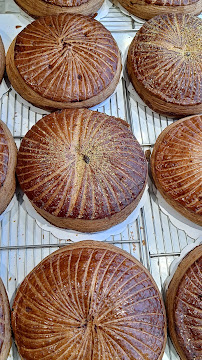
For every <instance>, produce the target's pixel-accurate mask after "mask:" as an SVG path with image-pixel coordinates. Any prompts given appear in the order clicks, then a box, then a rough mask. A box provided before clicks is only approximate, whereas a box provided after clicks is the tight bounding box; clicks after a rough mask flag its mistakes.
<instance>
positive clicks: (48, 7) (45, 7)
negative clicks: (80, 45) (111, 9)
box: [15, 0, 104, 18]
mask: <svg viewBox="0 0 202 360" xmlns="http://www.w3.org/2000/svg"><path fill="white" fill-rule="evenodd" d="M15 2H16V3H17V4H18V5H19V6H20V7H21V8H22V9H23V10H24V11H26V12H27V13H28V14H29V15H31V16H33V17H35V18H37V17H40V16H47V15H57V14H60V13H66V14H82V15H90V16H94V14H96V12H97V11H98V10H99V9H100V7H101V6H102V4H103V2H104V0H34V1H31V0H15Z"/></svg>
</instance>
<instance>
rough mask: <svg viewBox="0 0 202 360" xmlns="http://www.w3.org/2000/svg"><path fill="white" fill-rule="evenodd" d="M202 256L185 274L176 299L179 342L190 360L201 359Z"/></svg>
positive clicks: (176, 322)
mask: <svg viewBox="0 0 202 360" xmlns="http://www.w3.org/2000/svg"><path fill="white" fill-rule="evenodd" d="M201 299H202V256H201V257H200V258H199V259H198V260H197V261H195V262H194V264H193V265H192V266H191V267H190V268H189V269H188V270H187V272H186V273H185V275H184V277H183V279H182V281H181V283H180V285H179V288H178V292H177V295H176V298H175V324H176V332H177V336H178V341H179V343H180V346H181V347H182V349H183V351H184V353H185V354H186V358H187V359H188V360H193V359H201V358H202V347H201V322H202V301H201Z"/></svg>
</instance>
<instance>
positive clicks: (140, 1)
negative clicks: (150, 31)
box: [119, 0, 202, 20]
mask: <svg viewBox="0 0 202 360" xmlns="http://www.w3.org/2000/svg"><path fill="white" fill-rule="evenodd" d="M119 2H120V4H121V5H122V6H123V7H124V8H125V9H126V10H128V11H129V12H130V13H131V14H134V15H136V16H139V17H140V18H142V19H146V20H148V19H151V18H152V17H154V16H157V15H160V14H168V13H171V12H172V13H175V14H179V13H183V14H192V15H197V14H200V12H201V11H202V0H134V1H131V0H119Z"/></svg>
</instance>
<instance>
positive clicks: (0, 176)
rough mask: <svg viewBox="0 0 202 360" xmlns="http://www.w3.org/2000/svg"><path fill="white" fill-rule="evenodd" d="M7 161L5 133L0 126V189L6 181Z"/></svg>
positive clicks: (7, 150)
mask: <svg viewBox="0 0 202 360" xmlns="http://www.w3.org/2000/svg"><path fill="white" fill-rule="evenodd" d="M8 160H9V148H8V140H7V138H6V136H5V132H4V130H3V128H2V126H1V125H0V187H1V186H3V183H4V181H5V179H6V175H7V171H8Z"/></svg>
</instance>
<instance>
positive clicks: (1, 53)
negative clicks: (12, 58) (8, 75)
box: [0, 36, 6, 83]
mask: <svg viewBox="0 0 202 360" xmlns="http://www.w3.org/2000/svg"><path fill="white" fill-rule="evenodd" d="M5 65H6V56H5V49H4V44H3V42H2V39H1V36H0V83H1V81H2V79H3V75H4V71H5Z"/></svg>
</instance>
